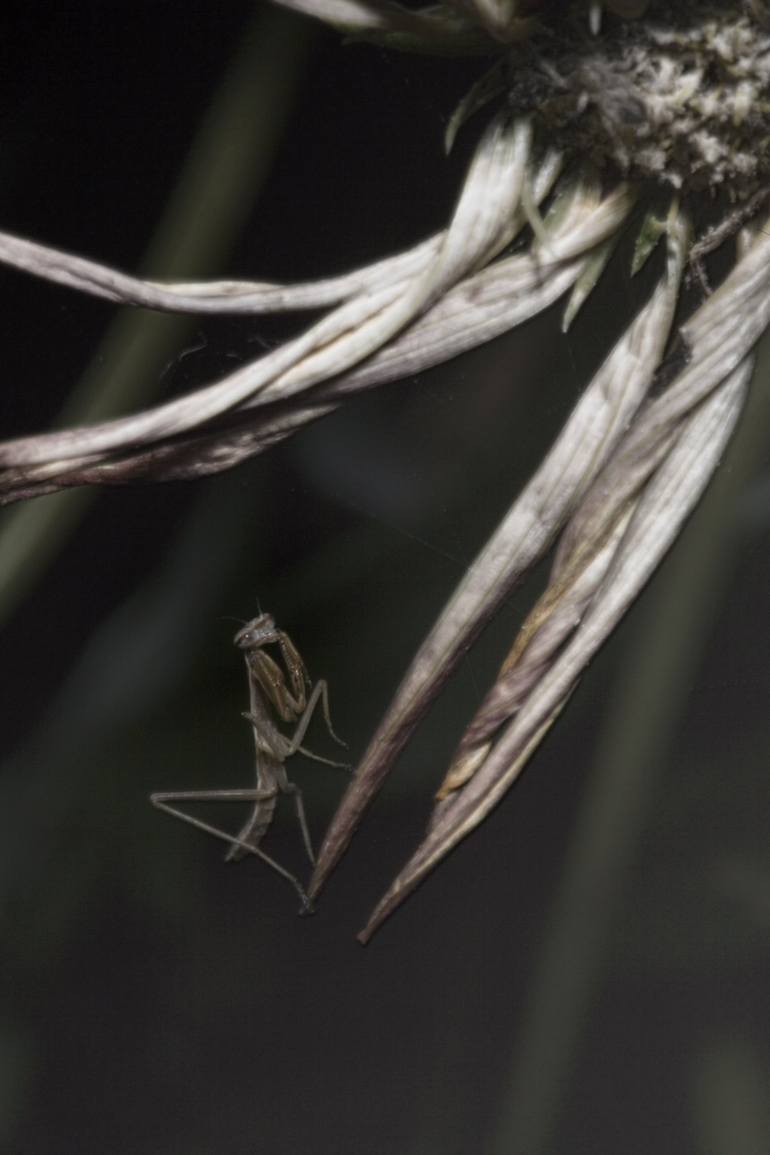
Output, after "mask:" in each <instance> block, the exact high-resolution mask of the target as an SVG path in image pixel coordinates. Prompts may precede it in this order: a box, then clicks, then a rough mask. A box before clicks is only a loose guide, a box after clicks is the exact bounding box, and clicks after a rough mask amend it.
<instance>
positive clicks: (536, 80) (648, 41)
mask: <svg viewBox="0 0 770 1155" xmlns="http://www.w3.org/2000/svg"><path fill="white" fill-rule="evenodd" d="M606 6H607V7H608V8H609V9H611V10H612V11H613V12H615V13H618V14H621V15H624V16H629V17H630V16H637V15H641V13H642V11H643V10H644V9H645V7H646V16H645V19H644V20H641V21H640V20H631V21H629V20H623V21H611V22H609V23H607V25H606V27H605V29H604V30H603V32H602V34H601V36H599V37H594V36H590V35H589V34H588V32H587V30H586V29H585V28H584V27H583V25H582V24H581V23H578V22H577V14H576V15H575V17H574V19H575V21H576V23H574V24H573V25H572V27H571V28H570V29H569V33H568V34H564V35H558V34H557V35H554V36H552V37H550V38H546V37H543V38H542V39H540V40H539V41H538V43H537V46H536V47H535V46H533V44H530V45H528V46H527V48H526V49H517V50H515V51H514V53H513V54H512V67H511V77H512V80H511V84H510V100H511V103H512V104H513V106H514V107H515V108H517V109H520V108H527V109H528V110H530V111H532V112H534V114H535V116H536V118H537V120H538V121H539V122H540V123H541V125H542V126H543V127H544V128H545V129H546V131H547V133H548V135H549V138H550V139H553V138H554V137H556V138H557V140H558V142H559V144H560V145H561V146H562V147H565V148H568V149H571V150H572V151H573V152H575V153H578V154H580V155H582V156H586V155H588V156H590V157H591V158H592V159H593V160H594V161H596V162H597V163H599V164H602V165H608V164H609V165H612V166H614V167H616V168H618V169H620V170H621V171H622V172H624V173H628V174H630V175H632V176H635V177H641V178H652V179H655V180H657V181H662V182H664V183H666V184H668V185H671V186H673V187H674V188H677V189H684V190H691V189H701V188H714V187H716V186H720V185H723V186H726V187H727V188H728V190H729V193H730V195H731V197H732V198H733V199H735V200H744V199H746V198H747V197H748V196H751V195H752V194H753V193H754V192H756V190H757V189H758V188H760V187H761V186H762V185H763V184H765V183H767V181H768V180H769V179H770V92H769V91H768V89H769V86H770V30H769V29H768V21H767V11H766V7H765V5H764V4H758V3H756V2H754V3H747V2H734V3H723V4H715V3H705V2H703V0H700V2H698V0H690V2H689V3H680V4H677V5H673V4H663V3H652V4H649V5H647V6H644V5H641V4H639V3H630V2H623V3H620V2H619V0H615V2H613V3H612V4H608V5H606Z"/></svg>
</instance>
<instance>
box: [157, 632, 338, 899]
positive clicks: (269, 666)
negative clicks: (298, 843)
mask: <svg viewBox="0 0 770 1155" xmlns="http://www.w3.org/2000/svg"><path fill="white" fill-rule="evenodd" d="M233 642H234V644H235V645H236V646H237V647H238V649H239V650H241V651H242V652H243V656H244V659H245V661H246V671H247V674H248V680H249V709H248V710H247V711H246V712H245V713H244V714H243V717H244V718H246V720H247V721H248V722H249V723H250V724H251V728H252V733H253V735H254V748H255V757H256V782H255V785H254V787H253V788H250V789H246V790H178V791H173V792H156V793H154V794H151V795H150V801H151V802H152V804H153V806H156V807H157V808H158V809H159V810H164V811H165V812H166V813H167V814H171V815H173V816H174V817H175V818H180V819H181V820H182V821H183V822H188V823H189V824H190V825H191V826H196V827H197V828H198V829H199V830H204V831H206V832H207V833H208V834H213V835H214V837H215V838H220V839H222V840H223V841H225V842H229V843H230V844H231V845H230V848H229V850H228V852H227V855H226V859H227V860H228V861H235V860H237V859H240V858H243V857H244V856H245V855H246V854H253V855H256V857H257V858H260V859H261V860H262V861H263V862H264V863H266V864H267V865H268V866H269V867H271V869H273V870H275V871H276V872H277V873H278V874H280V875H281V876H282V877H283V878H285V879H286V880H287V881H288V882H289V883H291V885H292V886H293V887H294V889H295V891H296V892H297V894H298V895H299V898H300V901H301V903H302V906H301V909H300V913H307V912H309V911H310V910H311V909H312V908H311V904H310V900H309V898H308V896H307V894H306V893H305V889H304V887H303V886H302V884H301V882H300V881H299V879H298V878H297V877H296V876H295V875H293V874H292V873H291V872H290V871H288V870H286V868H285V867H283V866H281V864H280V863H279V862H276V860H275V859H274V858H271V857H270V855H269V854H266V853H265V852H264V850H262V849H261V845H260V844H261V842H262V839H263V838H264V836H265V835H266V834H267V831H268V830H269V828H270V823H271V822H272V820H273V815H274V814H275V809H276V805H277V802H278V796H279V794H290V795H291V796H292V797H293V798H294V805H295V807H296V811H297V821H298V822H299V827H300V831H301V833H302V842H303V845H304V847H305V851H306V853H307V856H308V858H309V860H310V862H311V863H313V864H314V863H315V855H314V853H313V844H312V842H311V839H310V831H309V829H308V824H307V817H306V815H305V806H304V803H303V801H302V791H301V790H300V788H299V786H297V784H296V782H292V781H291V779H290V778H289V776H288V774H287V773H286V765H285V763H286V760H287V759H288V758H290V757H291V756H292V754H296V753H297V752H300V753H302V754H304V755H305V756H306V757H308V758H313V759H314V760H315V761H317V762H324V763H325V764H326V765H328V766H336V767H339V768H342V769H348V768H349V767H347V766H346V765H345V764H344V763H341V762H333V761H332V760H331V759H329V758H321V757H320V756H319V755H318V754H313V753H311V752H310V751H309V750H306V749H305V748H304V747H303V746H302V745H301V742H302V739H303V738H304V736H305V731H306V730H307V728H308V725H309V723H310V719H311V718H312V716H313V712H314V710H315V708H316V706H317V705H318V702H319V701H320V702H321V705H322V708H323V715H324V721H325V722H326V726H327V729H328V731H329V733H330V735H331V736H332V738H333V739H334V740H335V742H337V743H338V744H339V745H340V746H344V745H345V743H344V742H343V741H342V740H341V739H340V738H338V737H337V735H336V734H335V733H334V729H333V727H332V724H331V718H330V717H329V692H328V687H327V684H326V682H325V681H324V679H323V678H321V679H319V681H317V682H316V684H315V686H313V688H312V690H310V694H309V696H308V690H309V689H310V687H311V681H310V677H309V675H308V672H307V669H306V668H305V663H304V662H303V660H302V658H301V656H300V653H299V651H298V650H297V647H296V646H295V645H294V643H293V642H292V640H291V638H290V637H289V635H288V634H287V633H285V631H284V630H280V629H278V627H277V626H276V624H275V622H274V620H273V618H272V617H271V616H270V614H263V613H260V614H259V615H258V616H257V617H255V618H252V620H251V621H249V622H246V624H245V625H244V626H243V627H242V628H241V629H240V630H238V632H237V634H236V635H235V637H234V639H233ZM270 645H275V646H277V647H278V651H279V655H280V661H276V660H275V659H274V658H272V657H271V656H270V654H268V653H267V652H266V650H265V647H266V646H270ZM271 710H272V711H275V714H277V716H278V718H279V719H280V720H281V721H282V722H286V723H291V722H297V726H296V729H295V731H294V734H293V735H292V737H291V738H289V737H287V736H286V735H285V734H283V733H282V732H281V730H279V728H278V726H277V725H276V723H275V722H274V720H273V717H272V715H271ZM213 801H217V802H252V803H253V804H254V805H253V808H252V811H251V814H250V815H249V817H248V818H247V820H246V822H245V823H244V825H243V826H242V827H241V829H240V831H239V832H238V834H237V835H232V834H228V833H227V832H226V831H224V830H220V829H218V828H217V827H216V826H211V825H210V824H209V823H208V822H203V821H202V820H201V819H199V818H195V817H194V816H193V815H192V814H188V813H187V812H186V811H185V810H180V809H179V807H178V806H177V805H175V804H176V803H181V802H213Z"/></svg>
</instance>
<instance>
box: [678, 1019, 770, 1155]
mask: <svg viewBox="0 0 770 1155" xmlns="http://www.w3.org/2000/svg"><path fill="white" fill-rule="evenodd" d="M692 1107H693V1122H694V1129H695V1133H696V1136H697V1140H698V1143H697V1150H698V1151H699V1152H702V1155H756V1152H758V1151H770V1099H769V1097H768V1094H767V1071H766V1069H765V1067H764V1064H763V1061H762V1057H761V1055H759V1054H757V1053H756V1052H755V1051H754V1048H753V1047H752V1046H751V1044H750V1043H749V1042H747V1041H745V1040H740V1039H735V1038H732V1037H729V1038H725V1039H719V1040H718V1041H715V1042H714V1043H713V1045H712V1046H710V1047H709V1048H707V1049H706V1050H705V1051H704V1053H703V1054H702V1056H701V1058H700V1062H699V1064H698V1067H697V1070H696V1072H695V1079H694V1091H693V1103H692Z"/></svg>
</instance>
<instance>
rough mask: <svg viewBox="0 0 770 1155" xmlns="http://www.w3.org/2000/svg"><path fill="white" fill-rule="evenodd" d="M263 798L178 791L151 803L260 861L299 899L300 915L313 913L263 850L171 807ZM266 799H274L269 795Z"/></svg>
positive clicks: (224, 792)
mask: <svg viewBox="0 0 770 1155" xmlns="http://www.w3.org/2000/svg"><path fill="white" fill-rule="evenodd" d="M263 794H264V791H257V790H181V791H178V792H177V793H173V794H169V793H157V794H151V795H150V801H151V802H152V804H153V806H155V807H156V808H157V809H158V810H163V811H165V813H166V814H171V815H172V816H173V817H174V818H179V819H181V821H182V822H187V823H188V824H189V825H190V826H195V827H196V828H197V829H198V830H203V831H205V832H206V834H212V835H213V836H214V837H215V838H219V839H221V840H222V841H223V842H229V843H230V844H231V845H232V846H233V847H237V848H238V849H239V850H241V851H242V852H243V853H248V854H253V855H255V856H256V857H257V858H260V859H261V860H262V862H264V863H265V864H266V865H267V866H269V867H270V868H271V869H272V870H274V871H275V872H276V874H280V875H281V877H282V878H285V879H286V881H287V882H289V883H290V884H291V885H292V886H293V887H294V890H295V891H296V892H297V894H298V895H299V899H300V902H301V903H302V906H301V908H300V914H310V913H312V910H313V905H312V903H311V901H310V899H309V898H308V896H307V894H306V893H305V889H304V887H303V886H302V883H301V882H300V881H299V879H298V878H296V877H295V875H293V874H292V873H291V871H289V870H286V868H285V867H284V866H281V864H280V862H276V860H275V859H274V858H271V857H270V855H269V854H265V852H264V850H260V849H259V847H258V846H251V845H250V844H249V843H248V842H244V841H243V840H242V839H240V838H237V837H236V836H235V835H232V834H228V833H227V832H226V831H225V830H220V829H219V828H218V827H217V826H212V825H211V824H210V823H208V822H204V821H203V820H202V819H200V818H195V817H194V815H192V814H187V813H186V811H184V810H180V809H179V808H178V807H176V806H172V805H171V803H172V802H185V801H190V802H204V801H235V802H249V801H258V800H259V799H260V798H261V797H262V796H263ZM269 797H273V795H272V793H271V794H269Z"/></svg>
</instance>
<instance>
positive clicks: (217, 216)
mask: <svg viewBox="0 0 770 1155" xmlns="http://www.w3.org/2000/svg"><path fill="white" fill-rule="evenodd" d="M310 36H311V29H309V28H308V26H307V23H306V22H304V21H299V20H296V19H295V18H294V17H292V16H291V15H287V14H286V13H284V12H282V11H280V10H278V9H272V8H267V7H264V6H263V5H259V8H258V11H257V13H256V15H255V17H254V19H253V20H252V22H251V24H250V26H249V27H248V28H247V30H246V33H245V35H244V37H243V40H242V42H241V45H240V47H239V49H238V51H237V53H236V54H235V57H234V59H233V61H232V64H231V65H230V68H229V69H228V71H227V73H226V75H225V77H224V80H223V82H222V86H221V88H220V90H219V92H218V93H217V94H216V95H215V97H214V99H213V101H212V103H211V106H210V108H209V110H208V113H207V114H206V116H205V117H204V118H203V121H202V123H201V126H200V129H199V131H198V134H197V136H196V138H195V139H194V141H193V143H192V147H191V149H190V153H189V156H188V158H187V161H186V163H185V164H184V166H183V168H182V171H181V173H180V175H179V180H178V182H177V185H176V188H175V189H174V191H173V192H172V194H171V197H170V199H169V201H168V204H167V206H166V209H165V211H164V213H163V216H162V217H161V220H160V222H159V223H158V226H157V229H156V231H155V235H154V236H153V238H152V239H151V241H150V244H149V246H148V248H147V251H146V253H145V256H144V260H143V262H142V264H143V267H144V268H145V269H146V270H147V271H149V272H152V273H155V274H158V273H159V274H160V275H161V276H162V277H164V278H166V279H172V280H173V279H191V278H201V277H205V276H210V275H211V274H212V272H215V271H217V270H218V269H219V267H220V266H221V264H222V262H223V260H225V259H226V257H227V255H228V253H229V252H230V251H231V249H232V247H233V245H234V244H235V242H236V241H237V239H238V237H239V236H240V233H241V230H242V228H243V225H244V223H245V221H246V219H247V218H248V215H249V213H250V212H251V210H252V207H253V205H254V201H255V198H256V196H257V195H258V193H259V190H260V188H261V186H262V184H263V183H264V181H265V178H266V177H267V175H268V173H269V171H270V168H271V165H272V161H273V157H274V155H275V152H276V149H277V147H278V144H279V142H280V140H281V137H282V134H283V129H284V125H285V124H286V121H287V119H288V117H289V114H290V112H291V109H292V106H293V102H294V99H295V96H296V93H297V91H298V88H299V82H300V80H301V77H302V71H303V64H304V62H305V59H306V56H307V50H308V46H309V43H310ZM196 323H198V322H196V320H195V318H192V317H186V316H182V315H180V316H170V315H166V314H164V315H158V314H153V313H148V312H145V311H142V310H136V309H130V310H129V309H126V310H122V311H121V312H120V313H119V314H118V316H117V317H116V318H115V320H114V321H113V322H112V324H111V325H110V326H109V328H108V330H107V332H106V334H105V336H104V338H103V340H102V342H101V343H100V345H99V347H98V348H97V350H96V352H95V354H94V357H93V360H92V362H91V364H90V366H89V367H88V369H87V370H86V371H85V373H84V374H83V377H82V378H81V380H80V382H79V383H78V384H77V386H75V388H74V389H73V390H72V393H71V394H70V396H69V398H68V401H67V404H66V405H65V407H64V409H63V410H62V412H61V414H60V416H59V421H58V424H59V425H61V426H66V425H72V424H76V425H81V424H84V423H89V422H92V421H99V420H102V419H104V418H106V417H109V416H112V415H114V414H117V413H119V412H121V411H123V410H126V409H129V408H132V407H136V406H140V405H142V404H144V403H145V402H146V401H147V400H148V398H149V396H150V395H151V394H152V393H153V392H155V391H156V389H157V387H158V384H159V382H160V380H161V374H162V370H163V368H164V366H165V365H166V363H167V362H168V360H169V358H170V357H172V356H173V355H174V353H175V351H176V350H177V349H178V348H179V345H180V342H182V341H184V339H185V337H186V335H187V334H188V333H189V332H190V330H191V329H192V327H193V326H194V325H195V324H196ZM94 497H95V492H94V491H89V490H86V489H82V490H77V491H75V490H73V491H69V492H66V493H58V494H53V495H52V496H50V497H43V498H40V499H38V500H37V501H35V502H30V503H25V504H24V505H20V506H18V507H16V508H15V509H12V510H9V511H7V512H6V513H5V514H4V515H3V518H2V521H1V522H0V623H2V622H3V621H4V620H6V619H7V618H8V617H9V616H10V615H11V614H12V613H13V612H14V610H15V609H16V607H17V605H18V604H19V603H20V602H21V601H22V600H23V598H24V597H25V596H26V595H27V594H28V593H29V592H30V590H31V589H32V588H33V586H34V584H35V582H36V581H37V580H38V579H39V578H40V577H41V576H42V575H43V573H44V572H45V570H46V567H47V566H48V564H49V563H50V562H51V561H52V559H53V558H54V557H55V556H56V555H57V553H58V552H59V551H60V550H61V549H62V548H63V546H64V544H65V543H66V541H67V540H68V538H69V537H70V535H71V534H72V533H73V532H74V530H75V528H76V527H77V525H78V524H79V523H80V521H81V520H82V518H83V517H84V516H85V513H86V511H87V510H88V508H89V506H90V505H91V502H92V501H93V499H94Z"/></svg>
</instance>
